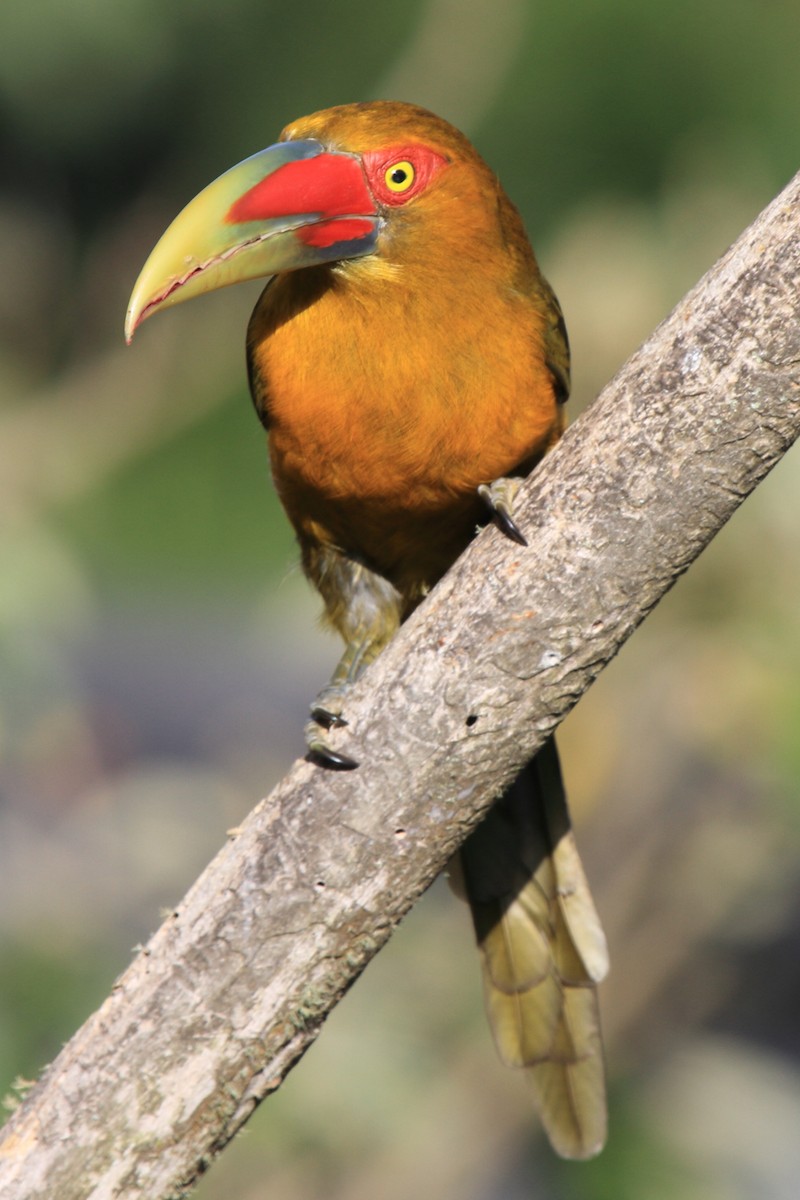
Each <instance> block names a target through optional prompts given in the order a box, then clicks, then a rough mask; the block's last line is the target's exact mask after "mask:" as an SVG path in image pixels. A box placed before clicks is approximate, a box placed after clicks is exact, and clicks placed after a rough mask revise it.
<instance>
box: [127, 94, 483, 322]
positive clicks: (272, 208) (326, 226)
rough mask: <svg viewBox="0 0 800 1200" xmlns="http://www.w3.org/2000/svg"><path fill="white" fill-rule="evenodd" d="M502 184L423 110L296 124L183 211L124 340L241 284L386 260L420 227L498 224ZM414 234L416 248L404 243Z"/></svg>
mask: <svg viewBox="0 0 800 1200" xmlns="http://www.w3.org/2000/svg"><path fill="white" fill-rule="evenodd" d="M500 203H507V201H505V198H504V196H503V195H502V192H501V191H500V189H499V185H498V184H497V181H496V179H495V177H494V175H493V174H492V172H491V171H490V170H489V168H488V167H487V166H486V164H485V163H484V162H483V160H482V159H481V158H480V156H479V155H478V154H477V152H476V151H475V150H474V149H473V147H472V146H471V145H470V143H469V142H468V141H467V139H466V138H465V137H464V136H463V134H461V133H459V132H458V130H457V129H454V128H453V126H452V125H449V124H448V123H447V122H446V121H443V120H441V119H440V118H439V117H436V116H434V115H433V113H430V112H428V111H427V110H425V109H423V108H418V107H416V106H415V105H411V104H402V103H399V102H394V101H377V102H374V103H368V104H348V105H342V106H339V107H337V108H330V109H327V110H325V111H324V112H319V113H314V114H313V115H312V116H310V117H304V118H302V119H301V120H298V121H295V122H293V123H292V124H291V125H289V126H287V128H286V129H285V130H284V131H283V133H282V134H281V139H280V141H279V142H277V143H276V144H275V145H274V146H269V147H268V148H267V149H266V150H261V151H260V152H259V153H258V154H254V155H252V157H251V158H247V159H245V160H244V162H241V163H239V164H238V165H237V166H235V167H232V168H231V169H230V170H229V171H226V172H225V173H224V174H223V175H221V176H220V177H219V178H218V179H215V180H214V182H213V183H211V184H209V185H208V187H206V188H204V190H203V191H202V192H200V193H199V195H197V196H195V198H194V200H192V201H190V202H189V204H187V206H186V207H185V208H184V209H183V211H182V212H181V213H180V214H179V215H178V216H177V217H176V218H175V220H174V221H173V222H172V224H171V225H170V226H169V228H168V229H167V231H166V233H165V234H164V235H163V236H162V238H161V239H160V241H159V242H158V243H157V245H156V246H155V248H154V249H153V251H152V253H151V254H150V257H149V258H148V259H147V262H146V263H145V265H144V267H143V269H142V272H141V274H140V276H139V278H138V280H137V281H136V285H135V287H134V289H133V294H132V296H131V300H130V304H129V306H128V313H127V318H126V321H125V337H126V340H127V341H128V342H130V340H131V338H132V337H133V334H134V332H135V330H136V329H137V328H138V326H139V325H140V324H141V323H142V321H144V320H145V319H146V318H147V317H149V316H151V315H152V314H153V313H154V312H157V311H158V310H159V309H162V308H166V307H168V306H170V305H173V304H179V303H181V301H183V300H189V299H191V298H192V297H193V296H199V295H201V294H202V293H203V292H210V291H214V290H216V289H217V288H221V287H226V286H228V285H229V284H233V283H240V282H242V281H243V280H245V279H256V278H264V277H267V276H270V275H277V274H279V273H281V272H284V271H295V270H298V269H300V268H303V267H308V266H316V265H319V264H321V263H336V262H343V261H347V260H350V259H355V258H361V257H364V256H367V255H381V256H382V257H384V258H387V257H388V258H389V259H390V260H391V258H392V256H393V254H396V253H397V251H398V247H399V248H400V250H401V252H402V250H403V248H404V247H407V246H408V244H409V242H410V241H413V240H415V239H416V240H417V242H419V240H420V239H419V232H420V229H425V228H427V229H428V232H430V233H433V234H436V233H437V231H438V232H439V233H440V234H441V232H442V231H444V230H446V229H448V228H450V229H451V230H452V229H453V226H454V221H453V217H454V206H456V207H458V208H459V210H460V212H459V214H456V215H457V216H460V218H461V219H460V221H458V220H457V221H455V225H456V226H458V236H459V237H463V236H464V233H465V232H466V233H469V232H470V230H469V228H468V229H467V230H466V231H465V230H464V229H463V225H464V222H465V221H466V223H467V225H468V226H469V225H470V224H471V225H472V226H474V227H475V228H474V230H473V232H475V233H476V234H478V235H480V233H481V229H480V226H481V224H482V223H483V224H484V225H485V224H487V223H488V224H490V225H491V224H492V223H493V224H494V226H495V227H496V226H497V213H498V204H500ZM409 233H410V234H411V238H409V236H408V235H409Z"/></svg>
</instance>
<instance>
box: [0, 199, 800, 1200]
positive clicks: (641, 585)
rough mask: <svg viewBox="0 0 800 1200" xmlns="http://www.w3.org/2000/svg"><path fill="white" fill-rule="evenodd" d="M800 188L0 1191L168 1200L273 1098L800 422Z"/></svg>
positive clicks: (263, 830)
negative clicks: (405, 920)
mask: <svg viewBox="0 0 800 1200" xmlns="http://www.w3.org/2000/svg"><path fill="white" fill-rule="evenodd" d="M798 233H800V176H798V177H797V178H795V180H794V181H793V182H792V183H791V184H790V185H789V187H788V188H787V189H786V190H785V191H784V192H783V193H782V194H781V195H780V196H779V197H778V198H777V199H776V200H775V201H774V202H773V203H772V204H771V205H770V206H769V208H767V209H766V210H765V211H764V213H762V214H761V216H760V217H759V218H758V220H757V221H756V222H755V223H754V225H753V226H751V228H750V229H748V230H747V231H746V232H745V233H744V234H743V235H742V237H741V238H740V239H739V241H738V242H737V243H736V244H735V245H734V246H733V247H732V249H731V250H730V251H729V252H728V254H727V255H725V257H724V258H723V259H722V260H721V261H720V262H719V263H718V264H717V265H716V266H715V267H714V268H713V270H712V271H710V272H709V273H708V275H706V276H705V278H704V279H703V280H702V281H701V282H700V284H698V286H697V287H696V288H695V289H693V291H692V292H691V293H690V294H689V295H688V296H687V297H686V298H685V299H684V300H683V301H682V303H681V304H679V305H678V307H677V308H676V309H675V311H674V312H673V313H672V314H671V316H670V317H669V318H668V319H667V320H666V321H665V322H664V323H663V324H662V325H661V326H660V327H659V328H658V329H657V330H656V331H655V333H654V334H653V335H652V337H650V338H649V339H648V341H647V342H646V343H645V344H644V346H643V347H642V348H641V349H640V350H639V351H638V352H637V353H636V354H635V355H634V356H633V358H632V359H631V360H630V361H629V362H628V363H627V364H626V366H625V367H624V368H623V369H622V370H621V371H620V372H619V374H618V375H617V377H616V378H615V379H614V380H613V381H612V383H611V384H609V386H608V387H607V388H606V389H605V390H604V392H603V393H602V395H601V396H600V398H599V399H598V401H597V402H596V404H595V405H594V406H593V407H592V409H591V410H590V411H589V412H588V413H587V414H586V416H585V417H584V418H582V419H581V420H580V421H578V422H576V424H575V425H574V426H573V427H572V428H571V429H569V430H568V432H567V434H566V436H565V437H564V439H563V440H562V442H561V443H560V444H559V446H558V447H557V448H556V449H555V450H554V451H553V453H552V454H550V455H549V456H548V458H547V459H546V461H545V462H544V463H543V464H542V466H541V467H540V468H539V469H538V470H537V471H536V473H535V476H534V477H533V478H532V480H531V481H529V482H528V483H527V484H526V485H525V488H524V489H523V492H522V494H521V495H520V497H519V500H518V508H517V511H518V519H519V523H520V525H521V527H522V528H523V529H524V530H525V532H526V534H527V536H528V538H529V542H530V545H529V547H528V548H527V549H522V548H520V547H518V546H516V545H513V544H512V543H510V542H509V541H507V540H505V539H503V538H502V537H501V536H500V535H499V534H498V533H497V532H496V531H494V530H488V531H486V532H485V533H484V534H482V535H481V536H480V537H478V538H477V539H476V541H475V543H474V544H473V546H471V547H470V549H469V551H468V552H467V554H465V555H464V557H463V558H462V559H461V560H460V561H459V562H458V563H457V564H456V565H455V567H454V568H453V570H452V571H451V572H450V573H449V574H448V576H447V577H446V579H444V580H443V581H442V583H441V584H440V585H439V586H438V587H437V588H436V590H435V591H434V592H433V593H432V594H431V596H430V597H429V598H428V600H427V601H426V603H425V604H424V605H423V606H422V608H421V609H420V610H419V611H418V612H417V613H416V614H415V615H414V617H413V618H412V619H411V620H410V621H409V622H408V623H407V625H406V626H405V627H404V628H403V629H402V630H401V632H400V634H399V635H398V637H397V638H396V639H395V640H394V641H393V642H392V644H391V645H390V646H389V647H388V648H387V649H386V651H384V653H383V655H382V656H381V658H380V659H379V660H378V662H377V663H376V664H374V666H373V667H372V668H371V669H370V670H369V672H368V673H367V675H366V676H365V678H364V679H363V680H362V682H361V683H360V684H359V685H358V687H357V689H356V690H355V692H354V694H353V697H352V700H351V702H350V703H349V705H348V717H349V719H350V722H351V724H350V726H349V728H348V729H347V730H343V731H342V732H341V733H340V734H338V735H337V738H338V741H337V746H340V747H341V749H342V750H344V751H345V752H346V753H350V754H353V755H354V756H355V757H357V758H358V759H359V760H360V761H361V763H362V766H361V767H360V768H359V770H357V771H354V772H350V773H340V774H337V773H331V772H326V771H323V770H321V769H319V768H317V767H314V766H312V765H310V764H308V763H305V762H300V763H297V764H296V765H295V766H294V768H293V769H292V771H291V772H290V773H289V775H288V776H287V777H286V779H285V780H284V781H283V782H282V783H281V784H280V785H279V786H278V787H277V788H276V789H275V791H274V792H273V793H272V795H271V796H269V797H268V798H267V799H266V800H263V801H261V803H260V804H259V805H258V806H257V807H256V808H255V810H254V811H253V812H252V814H251V815H250V816H249V817H248V819H247V820H246V822H245V823H244V824H243V825H242V827H241V829H239V830H238V831H236V832H235V833H234V834H233V835H232V836H231V837H230V840H229V841H228V843H227V844H226V845H225V846H224V847H223V849H222V850H221V851H220V853H219V854H218V855H217V857H216V858H215V859H214V861H213V862H212V863H211V864H210V866H209V867H208V868H207V869H206V871H205V872H204V873H203V874H202V875H201V877H200V878H199V879H198V880H197V882H196V883H195V885H194V886H193V887H192V889H191V890H190V892H189V893H188V895H187V896H186V898H185V899H184V900H183V902H182V903H181V904H180V906H179V907H178V908H177V909H176V910H175V911H174V913H173V914H172V915H171V916H170V917H169V919H168V920H166V921H165V922H164V924H163V925H162V927H161V928H160V929H159V930H158V932H157V933H156V934H155V935H154V937H153V938H152V939H151V941H150V942H149V944H148V945H147V947H146V948H145V949H144V950H143V951H142V952H141V953H140V954H139V956H138V957H137V958H136V960H135V961H134V962H133V963H132V965H131V966H130V968H129V969H128V970H127V971H126V972H125V973H124V975H122V976H121V978H120V979H119V980H118V981H117V983H116V984H115V985H114V988H113V990H112V993H111V995H110V996H109V997H108V999H107V1000H106V1002H105V1003H104V1004H103V1006H102V1008H100V1010H99V1011H98V1012H97V1013H95V1014H94V1016H92V1017H91V1018H90V1019H89V1021H87V1023H86V1024H85V1025H84V1026H83V1028H82V1029H81V1030H79V1031H78V1033H77V1034H76V1035H75V1037H74V1038H73V1039H72V1041H71V1042H70V1043H69V1044H68V1045H67V1046H66V1047H65V1049H64V1050H63V1052H62V1053H61V1054H60V1055H59V1057H58V1058H57V1059H56V1061H55V1062H54V1063H53V1064H52V1065H51V1066H50V1067H49V1068H48V1070H47V1071H46V1072H45V1074H44V1076H43V1078H42V1079H41V1081H40V1082H39V1084H38V1085H37V1087H36V1088H35V1089H34V1090H33V1091H32V1092H31V1094H30V1095H29V1096H28V1098H27V1100H26V1101H25V1103H24V1104H23V1105H22V1106H21V1107H20V1109H19V1110H18V1111H17V1112H16V1113H15V1114H14V1115H13V1117H12V1118H11V1119H10V1120H9V1122H8V1123H7V1125H6V1127H5V1129H4V1130H3V1131H2V1135H0V1194H2V1195H3V1197H4V1200H23V1198H25V1200H32V1198H33V1197H41V1198H42V1200H44V1198H45V1197H46V1198H47V1200H50V1198H52V1197H56V1196H57V1197H58V1198H59V1200H78V1198H79V1197H80V1198H88V1197H91V1198H92V1200H101V1198H103V1200H109V1198H111V1197H125V1198H133V1197H147V1200H159V1198H161V1197H167V1196H174V1195H176V1194H178V1193H180V1192H181V1190H182V1189H184V1188H188V1187H190V1186H191V1184H192V1183H193V1182H194V1181H195V1180H196V1178H197V1177H198V1175H199V1174H200V1173H201V1172H202V1171H203V1170H204V1169H205V1168H206V1167H207V1166H208V1164H209V1163H210V1161H211V1160H212V1159H213V1157H214V1156H215V1154H216V1153H217V1152H218V1151H219V1150H220V1149H221V1148H222V1147H223V1146H224V1145H225V1144H226V1142H227V1141H228V1140H229V1139H230V1138H231V1137H232V1136H233V1134H234V1133H235V1132H236V1131H237V1130H238V1129H239V1128H240V1127H241V1125H242V1124H243V1123H244V1122H245V1121H246V1120H247V1118H248V1117H249V1115H250V1114H251V1113H252V1111H253V1109H254V1108H255V1107H256V1105H257V1104H258V1103H259V1101H260V1100H261V1099H263V1097H264V1096H266V1095H267V1094H268V1093H269V1092H271V1091H274V1090H275V1088H276V1087H277V1086H278V1085H279V1084H280V1082H281V1080H282V1078H283V1077H284V1076H285V1074H286V1072H287V1071H288V1070H289V1069H290V1067H291V1066H292V1064H293V1063H294V1062H295V1061H296V1060H297V1059H298V1058H299V1057H300V1055H301V1054H302V1053H303V1052H304V1051H305V1050H306V1049H307V1047H308V1046H309V1045H310V1043H311V1042H312V1041H313V1040H314V1039H315V1038H316V1036H317V1034H318V1033H319V1031H320V1027H321V1024H322V1022H323V1021H324V1019H325V1016H326V1015H327V1013H328V1012H329V1011H330V1009H331V1008H332V1007H333V1005H334V1004H335V1003H336V1002H337V1000H338V999H339V998H340V997H341V996H342V994H343V993H344V992H345V990H346V989H347V988H348V987H349V985H350V984H351V983H352V982H353V980H354V979H355V978H356V977H357V975H358V974H359V973H360V971H361V970H362V969H363V967H364V966H365V965H366V963H367V962H368V961H369V959H370V958H371V957H372V955H373V954H375V952H376V951H377V950H378V949H379V948H380V946H381V945H382V944H383V943H384V942H385V941H386V939H387V938H388V937H389V935H390V934H391V932H392V930H393V928H394V927H395V926H396V924H397V922H398V921H399V920H400V919H401V917H402V916H403V914H404V913H406V912H407V911H408V909H409V908H410V907H411V905H412V904H413V903H414V901H415V900H416V899H417V897H418V896H419V895H420V894H421V892H422V891H423V890H424V889H425V888H426V887H427V886H428V885H429V884H430V882H431V881H432V880H433V878H434V877H435V876H436V874H437V873H438V872H439V871H440V870H441V869H442V867H443V865H444V864H445V862H446V861H447V859H448V857H449V856H450V855H451V854H452V852H453V851H454V850H455V849H456V847H457V846H458V845H459V844H460V842H461V841H462V840H463V839H464V837H465V836H466V835H467V833H468V832H469V831H470V829H471V828H473V827H474V825H475V824H476V823H477V822H478V821H479V819H480V817H481V815H482V814H483V813H484V812H485V811H486V808H487V806H488V805H489V804H490V803H491V801H492V800H493V798H494V797H495V796H497V795H498V793H499V792H500V791H501V790H502V788H503V787H504V785H505V784H507V783H508V782H509V781H510V780H511V779H512V778H513V777H514V775H515V774H516V773H517V771H518V770H519V769H520V767H521V766H522V765H523V763H524V762H525V761H526V760H527V759H528V758H529V757H530V755H531V754H532V753H533V751H534V750H535V749H536V748H537V747H538V746H539V745H541V743H542V741H543V739H544V738H545V737H546V736H547V734H548V733H549V732H550V731H551V730H552V729H553V728H554V727H555V726H556V725H557V724H558V722H559V720H560V719H561V718H562V717H563V716H564V715H565V714H566V713H567V712H568V711H569V709H570V708H571V707H572V706H573V705H574V704H575V702H576V700H577V699H578V697H579V696H580V695H581V694H582V693H583V692H584V691H585V690H586V688H587V687H588V686H589V684H590V683H591V682H592V680H593V679H594V678H595V677H596V676H597V674H598V673H599V672H600V670H602V668H603V666H604V665H605V664H606V663H607V662H608V661H609V660H610V659H611V658H612V657H613V655H614V654H615V653H616V651H617V650H618V649H619V647H620V646H621V644H622V643H623V642H624V641H625V639H626V638H627V637H629V636H630V634H631V633H632V632H633V630H634V629H635V628H636V626H637V625H638V624H639V622H640V621H641V620H642V619H643V617H644V616H646V614H647V613H648V612H649V611H650V609H651V608H652V607H653V606H654V605H655V604H656V602H657V601H658V600H659V598H660V597H661V596H662V595H663V594H664V592H665V591H666V590H667V589H668V588H669V587H670V586H671V585H672V583H673V582H674V581H675V579H676V578H677V577H678V576H679V575H680V574H681V573H682V572H683V571H685V570H686V568H687V567H688V566H689V564H690V563H691V562H692V560H693V559H694V558H695V557H696V556H697V555H698V554H699V553H700V551H701V550H702V549H703V547H704V546H705V545H706V544H707V543H708V542H709V540H710V539H711V538H712V537H713V536H714V534H715V533H716V532H717V531H718V530H719V529H720V527H721V526H722V525H723V524H724V523H725V521H727V519H728V518H729V517H730V516H731V514H732V513H733V512H734V511H735V509H736V508H737V506H738V505H739V504H740V503H741V501H742V500H743V499H744V497H745V496H746V495H747V494H748V493H749V492H750V491H751V490H752V489H753V488H754V487H755V486H756V484H757V483H758V481H759V480H760V479H761V478H763V476H764V475H766V473H767V472H768V471H769V470H770V468H771V467H772V466H774V464H775V463H776V462H777V461H778V459H779V458H780V457H781V455H782V454H783V453H784V452H785V451H786V450H787V449H788V447H789V446H790V445H791V443H792V442H793V440H794V439H795V438H796V436H797V435H798V432H800V320H798V296H800V238H799V237H798Z"/></svg>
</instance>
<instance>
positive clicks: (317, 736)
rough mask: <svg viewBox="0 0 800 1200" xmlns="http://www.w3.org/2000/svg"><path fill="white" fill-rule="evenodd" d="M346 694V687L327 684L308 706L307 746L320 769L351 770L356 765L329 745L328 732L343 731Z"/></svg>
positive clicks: (348, 757)
mask: <svg viewBox="0 0 800 1200" xmlns="http://www.w3.org/2000/svg"><path fill="white" fill-rule="evenodd" d="M346 693H347V685H346V684H336V683H332V684H329V686H328V687H326V688H323V689H322V691H321V692H320V694H319V695H318V696H317V698H316V700H315V701H314V703H313V704H312V705H311V720H310V721H309V722H308V723H307V724H306V727H305V739H306V746H307V747H308V753H309V755H310V757H311V758H313V759H314V760H315V762H318V763H319V764H320V765H321V766H323V767H331V768H332V769H333V770H335V771H353V770H354V769H355V768H356V767H357V766H358V763H357V762H356V760H355V759H354V758H351V757H350V756H349V755H348V754H342V753H341V752H340V751H339V750H334V749H333V747H332V746H330V745H328V739H327V737H326V734H327V731H328V730H329V729H343V728H344V727H345V725H346V724H347V721H346V720H345V718H344V717H343V716H342V706H343V703H344V697H345V695H346Z"/></svg>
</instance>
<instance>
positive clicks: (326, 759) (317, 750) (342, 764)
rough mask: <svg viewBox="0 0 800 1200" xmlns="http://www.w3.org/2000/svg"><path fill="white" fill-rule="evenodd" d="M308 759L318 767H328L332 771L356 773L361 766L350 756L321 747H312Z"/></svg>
mask: <svg viewBox="0 0 800 1200" xmlns="http://www.w3.org/2000/svg"><path fill="white" fill-rule="evenodd" d="M306 758H308V759H309V760H310V761H311V762H314V763H316V764H317V766H318V767H328V769H329V770H331V771H355V770H356V768H357V767H358V765H359V764H358V763H357V762H356V760H355V759H354V758H350V756H349V755H348V754H339V752H338V751H336V750H330V749H329V748H328V747H327V746H321V745H320V746H310V747H309V750H308V754H307V755H306Z"/></svg>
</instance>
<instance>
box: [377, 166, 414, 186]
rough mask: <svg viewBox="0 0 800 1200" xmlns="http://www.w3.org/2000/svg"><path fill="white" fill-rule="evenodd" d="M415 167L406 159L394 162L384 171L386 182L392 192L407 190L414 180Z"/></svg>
mask: <svg viewBox="0 0 800 1200" xmlns="http://www.w3.org/2000/svg"><path fill="white" fill-rule="evenodd" d="M414 174H415V172H414V168H413V167H412V165H411V163H410V162H408V161H407V160H406V159H404V160H403V161H402V162H396V163H393V164H392V166H391V167H388V168H387V170H386V171H385V172H384V176H383V179H384V182H385V184H386V186H387V188H388V189H389V191H390V192H395V194H397V193H399V192H407V191H408V189H409V188H410V187H411V185H412V183H413V182H414Z"/></svg>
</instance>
